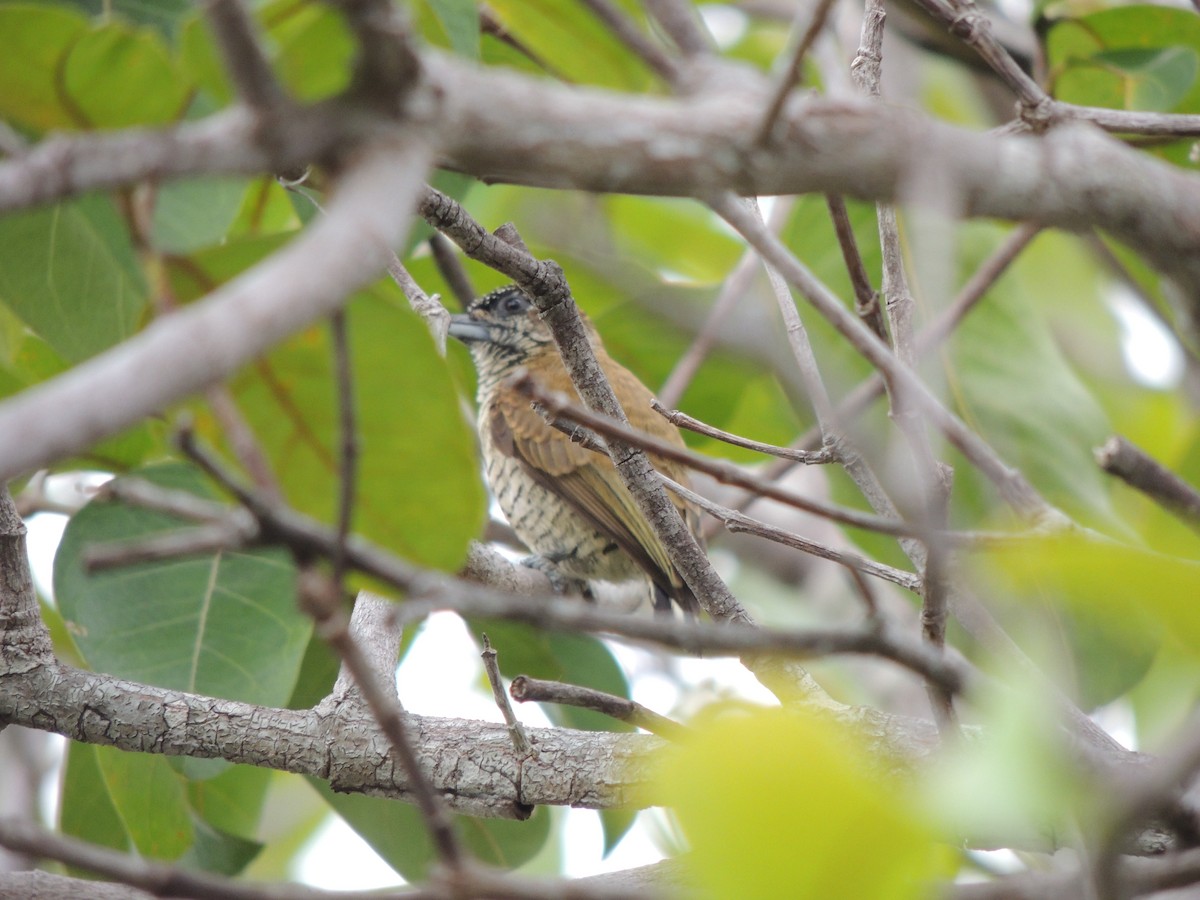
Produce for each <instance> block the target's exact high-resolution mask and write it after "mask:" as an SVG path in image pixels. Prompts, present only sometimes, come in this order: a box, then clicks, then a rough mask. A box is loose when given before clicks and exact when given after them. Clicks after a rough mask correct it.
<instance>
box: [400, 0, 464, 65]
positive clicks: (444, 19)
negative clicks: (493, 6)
mask: <svg viewBox="0 0 1200 900" xmlns="http://www.w3.org/2000/svg"><path fill="white" fill-rule="evenodd" d="M415 7H416V12H417V21H418V23H419V24H420V26H421V33H422V34H423V35H424V37H425V39H426V40H428V41H431V42H432V43H435V44H437V45H439V46H443V47H450V48H451V49H452V50H454V52H455V53H458V54H460V55H462V56H465V57H467V58H468V59H478V58H479V9H478V7H477V6H476V4H475V2H474V0H422V2H420V3H417V4H415Z"/></svg>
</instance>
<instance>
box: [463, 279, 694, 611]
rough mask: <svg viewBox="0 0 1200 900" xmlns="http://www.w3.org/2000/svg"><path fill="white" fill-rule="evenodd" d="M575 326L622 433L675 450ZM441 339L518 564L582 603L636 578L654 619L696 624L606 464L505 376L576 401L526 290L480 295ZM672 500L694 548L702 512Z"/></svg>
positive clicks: (663, 462)
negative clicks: (649, 595)
mask: <svg viewBox="0 0 1200 900" xmlns="http://www.w3.org/2000/svg"><path fill="white" fill-rule="evenodd" d="M581 317H582V318H583V321H584V324H585V327H586V329H587V332H588V335H589V338H590V340H591V344H592V349H593V350H594V352H595V354H596V359H597V361H598V362H599V364H600V368H601V369H602V370H603V371H604V374H605V375H606V376H607V377H608V381H609V384H611V385H612V388H613V391H614V392H615V393H616V395H617V399H618V400H619V401H620V402H621V406H622V407H623V408H624V410H625V414H626V415H627V416H628V418H629V422H630V424H631V425H632V426H633V427H634V428H635V429H638V430H640V431H643V432H645V433H647V434H650V435H653V436H655V437H657V438H660V439H662V440H665V441H668V442H670V443H672V444H674V445H675V446H677V447H680V448H683V446H684V443H683V438H682V437H680V434H679V429H677V428H676V427H675V426H674V425H673V424H672V423H670V422H668V421H667V420H666V419H665V418H663V417H662V416H660V415H658V414H657V413H656V412H654V411H653V409H652V408H651V405H650V404H651V400H652V399H653V394H652V393H651V391H650V389H649V388H647V387H646V386H645V385H644V384H642V382H641V381H639V380H638V378H637V376H636V375H634V374H633V373H632V372H630V371H629V370H628V369H627V368H625V367H624V366H622V365H621V364H620V363H618V362H616V361H615V360H614V359H613V358H612V357H611V356H609V355H608V352H607V351H606V350H605V349H604V343H603V341H602V340H601V339H600V335H599V334H598V333H597V331H596V329H595V326H594V325H592V323H591V321H590V320H589V319H588V318H587V316H586V315H583V314H582V313H581ZM450 335H451V336H452V337H454V338H457V339H458V340H459V341H461V342H463V343H464V344H466V345H467V347H468V348H469V349H470V351H471V357H472V360H473V361H474V363H475V369H476V373H477V375H478V381H477V384H478V406H479V411H478V427H479V437H480V446H481V450H482V455H483V461H484V470H485V474H486V477H487V481H488V484H489V485H490V487H491V489H492V493H493V494H494V496H495V498H496V502H497V503H498V504H499V506H500V509H501V510H502V511H503V512H504V515H505V517H506V518H507V519H508V521H509V524H510V525H511V526H512V527H513V530H514V531H515V532H516V533H517V536H518V537H520V538H521V540H522V541H523V542H524V543H525V545H526V546H527V547H528V548H529V549H530V550H531V551H532V553H533V556H532V557H530V558H528V559H526V560H525V561H524V562H525V564H526V565H529V566H532V567H534V568H537V569H539V570H541V571H543V572H545V573H546V574H547V576H549V577H550V579H551V583H552V584H554V585H555V587H556V588H558V589H559V590H564V589H568V588H570V587H577V588H578V589H579V590H580V592H581V593H582V594H583V596H584V597H585V598H587V599H594V593H593V592H592V590H591V587H590V582H592V581H597V580H599V581H612V582H623V581H631V580H633V579H636V578H639V577H641V578H644V579H646V580H648V581H649V582H650V584H651V586H652V588H653V596H654V604H653V605H654V610H655V612H656V613H659V614H664V615H671V612H672V607H671V603H672V601H674V603H675V604H676V605H678V606H679V608H680V609H681V610H682V611H683V613H684V614H685V615H686V616H688V617H689V618H691V617H695V616H696V615H697V613H698V611H699V604H698V603H697V601H696V597H695V595H694V594H693V593H692V591H691V589H690V588H689V587H688V586H687V584H686V583H685V582H684V580H683V577H682V576H681V575H680V574H679V571H678V570H677V569H676V568H675V566H674V565H673V564H672V563H671V560H670V557H669V556H668V554H667V551H666V548H665V547H664V546H663V545H662V542H661V541H659V539H658V537H657V536H656V535H655V533H654V531H653V529H652V528H651V527H650V525H649V524H648V523H647V522H646V520H645V518H644V517H643V516H642V514H641V512H640V510H639V509H638V507H637V504H636V503H635V502H634V499H633V497H632V496H631V495H630V493H629V491H628V490H626V488H625V486H624V484H622V483H621V479H620V476H619V475H618V474H617V470H616V467H615V466H614V465H613V463H612V460H611V459H609V457H608V455H607V454H605V453H603V452H598V451H596V450H592V449H589V448H587V447H583V446H581V445H580V444H578V443H575V442H573V441H572V440H571V439H570V438H569V437H568V436H567V435H565V434H563V433H562V432H561V431H558V430H557V429H555V428H553V427H552V426H550V425H549V424H547V422H546V421H545V419H543V418H542V416H541V415H540V414H539V413H538V412H537V411H535V410H534V409H533V407H532V405H531V403H530V401H529V399H528V398H527V397H526V396H524V395H522V394H521V393H519V392H518V391H517V390H516V389H515V388H514V387H513V386H512V385H511V383H510V378H511V376H512V375H514V374H515V373H516V372H517V371H518V370H520V369H522V368H523V369H524V370H525V371H526V372H528V373H529V374H530V376H532V377H533V378H534V379H536V381H537V382H538V383H540V384H541V385H542V386H543V387H544V388H547V389H549V390H553V391H559V392H562V393H564V394H566V395H567V396H569V397H571V398H572V399H573V400H575V401H576V402H578V400H579V394H578V392H577V391H576V390H575V387H574V385H573V384H572V382H571V379H570V377H569V376H568V375H567V370H566V366H565V365H564V364H563V361H562V357H561V356H560V355H559V352H558V348H557V346H556V345H555V343H554V338H553V336H552V335H551V333H550V329H549V327H548V326H547V325H546V323H545V322H543V321H542V319H541V316H540V314H539V312H538V310H537V308H536V307H535V306H534V305H533V303H532V301H531V300H530V298H529V297H528V296H527V295H526V294H525V293H524V291H522V290H521V288H520V287H518V286H517V285H507V286H505V287H502V288H499V289H497V290H494V291H492V292H490V293H488V294H486V295H484V296H483V297H480V298H478V299H477V300H475V301H474V302H473V303H472V304H470V306H469V307H468V309H467V311H466V312H465V313H458V314H455V315H452V316H451V317H450ZM650 459H651V461H652V462H653V463H654V466H655V468H657V469H658V471H660V472H661V473H662V474H664V475H666V476H668V477H669V478H672V479H674V480H675V481H677V482H680V483H682V484H685V485H686V484H688V478H687V472H686V469H685V468H684V467H683V466H682V465H680V464H679V463H676V462H673V461H671V460H667V459H663V458H661V457H657V456H655V455H654V454H651V455H650ZM670 496H671V501H672V502H673V503H674V504H675V507H676V509H678V510H679V512H680V514H681V515H682V516H683V520H684V522H685V524H686V525H687V527H688V529H689V530H690V531H691V533H692V534H693V536H695V537H696V538H697V540H699V539H700V538H699V522H700V513H699V510H698V509H696V508H695V507H694V506H693V505H692V504H690V503H687V502H685V501H683V500H681V499H679V498H678V497H676V496H675V495H670Z"/></svg>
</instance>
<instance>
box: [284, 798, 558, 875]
mask: <svg viewBox="0 0 1200 900" xmlns="http://www.w3.org/2000/svg"><path fill="white" fill-rule="evenodd" d="M308 780H309V783H310V784H312V786H313V787H314V788H316V790H317V791H318V792H319V793H320V795H321V796H322V797H324V798H325V800H326V801H327V802H328V803H329V805H330V806H331V807H332V808H333V809H334V810H335V811H336V812H337V814H338V815H340V816H341V817H342V818H343V819H345V820H346V823H347V824H348V825H349V826H350V827H351V828H353V829H354V830H355V831H356V832H358V834H359V836H361V837H362V839H363V840H365V841H366V842H367V843H368V844H370V845H371V847H372V848H373V849H374V850H375V852H376V853H378V854H379V855H380V856H381V857H383V859H384V860H385V861H386V862H387V864H388V865H390V866H391V867H392V868H394V869H395V870H396V871H397V872H399V873H400V874H401V875H403V876H404V878H405V879H407V880H408V881H422V880H424V879H425V878H426V877H427V876H428V874H429V870H430V867H431V866H433V865H434V864H435V863H436V862H437V858H436V855H435V853H434V850H433V844H432V842H431V841H430V838H429V830H428V829H427V828H426V827H425V822H424V820H423V819H422V817H421V814H420V812H418V811H417V808H416V807H415V806H413V805H412V804H409V803H403V802H401V801H398V800H387V799H384V798H382V797H368V796H366V795H364V794H338V793H335V792H334V791H333V789H332V788H330V787H329V784H328V783H327V782H325V781H322V780H320V779H318V778H309V779H308ZM454 830H455V832H456V833H457V834H458V836H459V837H460V838H461V839H462V841H463V843H465V844H466V846H467V847H468V848H469V849H470V850H471V852H472V853H473V854H474V855H475V856H476V858H477V859H478V860H479V861H480V862H483V863H486V864H489V865H494V866H498V867H500V868H504V869H512V868H515V867H516V866H519V865H521V863H523V862H525V861H526V860H528V859H531V858H532V857H533V856H534V854H536V853H537V852H538V850H540V849H541V847H542V845H543V844H544V843H545V842H546V839H547V838H548V837H549V836H550V811H549V810H548V809H544V808H539V809H537V810H535V811H534V813H533V815H532V816H530V817H529V818H528V819H526V820H525V821H524V822H517V821H513V820H510V819H478V818H474V817H470V816H455V818H454Z"/></svg>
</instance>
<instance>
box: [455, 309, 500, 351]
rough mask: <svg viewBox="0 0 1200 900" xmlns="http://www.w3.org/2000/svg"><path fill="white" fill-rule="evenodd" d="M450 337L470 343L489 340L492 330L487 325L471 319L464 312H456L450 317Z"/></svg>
mask: <svg viewBox="0 0 1200 900" xmlns="http://www.w3.org/2000/svg"><path fill="white" fill-rule="evenodd" d="M450 337H452V338H458V340H460V341H462V342H463V343H464V344H470V343H472V342H474V341H490V340H491V339H492V332H491V329H489V328H488V327H487V325H484V324H483V323H482V322H479V321H476V320H475V319H472V318H471V317H470V316H469V315H467V314H466V313H456V314H455V315H453V316H451V317H450Z"/></svg>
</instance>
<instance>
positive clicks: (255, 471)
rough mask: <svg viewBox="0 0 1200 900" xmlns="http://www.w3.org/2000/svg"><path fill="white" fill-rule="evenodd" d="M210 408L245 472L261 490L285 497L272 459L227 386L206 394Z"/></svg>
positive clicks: (219, 386)
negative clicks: (272, 465)
mask: <svg viewBox="0 0 1200 900" xmlns="http://www.w3.org/2000/svg"><path fill="white" fill-rule="evenodd" d="M204 399H205V400H206V401H208V408H209V409H210V410H212V414H213V417H214V418H216V420H217V423H218V424H219V425H220V426H221V432H222V434H224V435H225V437H226V439H227V440H228V441H229V449H230V450H231V451H232V452H233V455H234V456H235V457H237V461H238V463H240V464H241V466H242V468H243V469H245V470H246V474H247V475H249V476H250V480H251V481H253V482H254V484H255V485H256V486H257V487H258V489H259V490H261V491H266V492H267V493H269V494H272V495H274V496H276V497H282V496H283V491H282V489H281V488H280V486H279V479H278V478H276V477H275V472H274V470H273V469H272V468H271V461H270V458H269V457H268V456H267V453H266V451H265V450H264V449H263V446H262V444H261V443H260V442H259V440H258V437H257V435H255V433H254V429H253V428H252V427H251V426H250V423H249V422H247V421H246V417H245V416H243V415H242V411H241V410H240V409H238V405H237V401H235V400H234V399H233V394H232V392H231V391H230V390H229V386H228V385H227V384H218V385H214V386H213V387H211V388H209V389H208V390H207V391H205V392H204Z"/></svg>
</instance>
